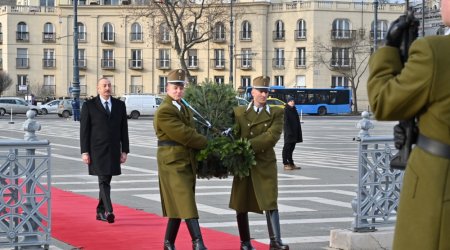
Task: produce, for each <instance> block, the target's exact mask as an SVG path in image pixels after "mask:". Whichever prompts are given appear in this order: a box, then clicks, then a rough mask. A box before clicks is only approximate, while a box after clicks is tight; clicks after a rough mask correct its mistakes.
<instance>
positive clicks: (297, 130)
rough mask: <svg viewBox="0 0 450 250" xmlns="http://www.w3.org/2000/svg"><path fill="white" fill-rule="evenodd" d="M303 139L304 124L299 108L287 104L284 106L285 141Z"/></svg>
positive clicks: (293, 141) (294, 141)
mask: <svg viewBox="0 0 450 250" xmlns="http://www.w3.org/2000/svg"><path fill="white" fill-rule="evenodd" d="M302 141H303V135H302V126H301V124H300V118H299V117H298V112H297V108H295V106H294V107H291V106H289V105H287V104H286V106H285V107H284V143H297V142H302Z"/></svg>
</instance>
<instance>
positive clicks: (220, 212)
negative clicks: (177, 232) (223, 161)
mask: <svg viewBox="0 0 450 250" xmlns="http://www.w3.org/2000/svg"><path fill="white" fill-rule="evenodd" d="M133 196H136V197H140V198H143V199H147V200H152V201H156V202H161V196H160V195H159V194H135V195H133ZM197 210H198V211H202V212H205V213H210V214H217V215H225V214H236V211H234V210H233V209H223V208H218V207H213V206H209V205H206V204H202V203H198V202H197ZM278 210H279V211H280V212H281V213H289V212H315V211H316V210H313V209H309V208H301V207H293V206H287V205H281V204H278Z"/></svg>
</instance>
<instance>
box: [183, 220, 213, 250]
mask: <svg viewBox="0 0 450 250" xmlns="http://www.w3.org/2000/svg"><path fill="white" fill-rule="evenodd" d="M185 221H186V225H187V227H188V230H189V234H190V235H191V238H192V249H193V250H207V249H208V248H206V246H205V244H204V243H203V238H202V232H201V231H200V225H199V224H198V219H186V220H185Z"/></svg>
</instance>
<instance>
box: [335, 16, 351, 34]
mask: <svg viewBox="0 0 450 250" xmlns="http://www.w3.org/2000/svg"><path fill="white" fill-rule="evenodd" d="M331 32H332V33H331V38H332V39H349V38H351V37H352V36H351V30H350V21H349V20H348V19H335V20H334V21H333V30H332V31H331Z"/></svg>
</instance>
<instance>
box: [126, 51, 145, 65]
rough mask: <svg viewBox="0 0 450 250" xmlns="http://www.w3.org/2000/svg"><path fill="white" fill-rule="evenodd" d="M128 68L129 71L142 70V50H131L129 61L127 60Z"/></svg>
mask: <svg viewBox="0 0 450 250" xmlns="http://www.w3.org/2000/svg"><path fill="white" fill-rule="evenodd" d="M128 67H129V68H130V69H142V68H143V65H142V50H141V49H132V50H131V59H130V60H129V65H128Z"/></svg>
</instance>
